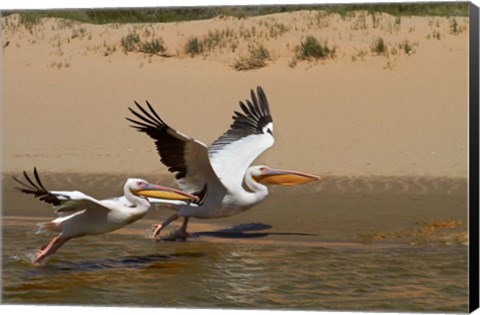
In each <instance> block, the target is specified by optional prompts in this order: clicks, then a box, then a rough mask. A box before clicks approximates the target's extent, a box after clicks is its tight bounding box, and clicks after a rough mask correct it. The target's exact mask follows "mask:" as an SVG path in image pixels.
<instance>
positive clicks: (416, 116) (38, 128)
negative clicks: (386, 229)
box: [2, 11, 468, 177]
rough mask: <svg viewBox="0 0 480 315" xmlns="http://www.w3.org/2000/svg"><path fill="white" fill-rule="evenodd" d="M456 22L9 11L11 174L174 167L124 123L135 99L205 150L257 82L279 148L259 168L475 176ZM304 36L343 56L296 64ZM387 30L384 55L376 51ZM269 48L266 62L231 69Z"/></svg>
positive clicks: (6, 88)
mask: <svg viewBox="0 0 480 315" xmlns="http://www.w3.org/2000/svg"><path fill="white" fill-rule="evenodd" d="M456 22H457V23H458V27H457V32H455V33H454V32H452V30H451V25H452V24H451V23H452V18H440V17H402V18H401V20H396V19H395V17H393V16H389V15H377V16H376V18H372V17H371V16H369V15H366V14H365V13H362V12H357V14H356V15H354V16H347V17H345V18H342V17H340V16H338V15H334V14H332V15H321V14H318V13H314V12H307V11H305V12H295V13H285V14H276V15H271V16H263V17H254V18H246V19H236V18H215V19H213V20H206V21H193V22H184V23H167V24H148V25H147V24H136V25H87V24H78V23H70V22H65V21H63V20H58V19H44V20H42V22H41V23H40V24H38V25H36V26H34V27H33V28H32V29H31V31H30V30H28V29H26V28H25V27H24V26H23V25H22V24H20V23H19V20H18V16H10V17H6V18H2V40H3V43H2V47H3V48H2V89H3V93H2V111H3V113H2V114H3V121H2V133H3V139H2V140H3V144H2V149H3V156H2V158H3V159H2V160H3V171H4V172H18V171H21V170H23V169H28V170H29V169H31V168H32V167H33V166H37V167H38V168H39V169H40V170H45V171H49V172H88V173H91V172H104V173H129V174H131V173H137V172H138V173H139V174H145V173H152V172H160V173H161V172H166V168H165V167H164V166H163V165H161V164H160V163H159V161H158V157H157V154H156V152H155V148H154V145H153V143H152V142H151V140H150V139H149V138H148V137H146V136H144V135H141V134H139V133H137V132H135V131H134V130H133V129H132V128H129V127H128V122H127V121H126V120H125V119H124V117H126V116H128V115H129V112H128V110H127V107H129V106H132V105H133V101H134V100H138V101H139V102H143V101H144V100H149V101H150V102H151V103H152V105H153V106H154V107H155V108H156V109H157V112H158V113H159V114H160V115H161V116H162V118H163V119H164V120H165V121H166V122H167V123H169V124H170V125H171V126H172V127H174V128H176V129H178V130H180V131H182V132H183V133H185V134H187V135H190V136H192V137H194V138H196V139H198V140H200V141H202V142H204V143H207V144H210V143H211V142H212V141H213V140H215V139H216V137H218V136H220V135H221V134H222V133H223V132H224V131H226V130H227V128H228V126H229V125H230V123H231V118H230V117H231V116H232V113H233V111H234V110H238V101H240V100H245V99H246V98H247V97H249V90H250V89H251V88H255V87H256V86H257V85H261V86H263V87H264V89H265V91H266V93H267V97H268V99H269V101H270V106H271V110H272V114H273V120H274V123H275V127H274V128H275V130H274V133H275V137H276V144H275V146H274V147H273V148H272V149H270V150H269V151H268V152H266V153H265V154H264V155H262V156H261V157H260V158H259V159H258V160H257V162H258V163H265V164H268V165H271V166H274V167H280V168H288V169H298V170H303V171H307V172H312V173H318V174H320V175H338V176H363V175H387V176H392V175H393V176H398V175H402V176H447V177H466V176H467V156H468V151H467V148H468V142H467V135H468V130H467V121H468V120H467V118H468V116H467V113H468V107H467V106H468V105H467V98H468V94H467V82H468V81H467V80H468V78H467V73H468V72H467V70H468V67H467V66H468V59H467V57H468V19H467V18H456ZM132 32H135V33H137V34H139V36H140V38H141V39H142V40H145V41H147V40H152V39H155V38H157V39H158V38H161V39H162V41H163V44H164V46H165V47H166V52H165V54H164V55H169V56H170V57H165V56H157V55H153V56H150V55H148V54H144V53H141V52H130V53H128V54H126V53H124V51H123V50H122V45H121V41H122V38H125V37H126V36H127V35H128V34H130V33H132ZM209 34H210V35H209ZM211 34H213V35H211ZM215 34H218V36H217V37H218V38H219V44H218V45H217V46H214V47H213V46H212V48H211V49H209V50H205V51H204V52H203V53H202V54H200V55H197V56H194V57H190V56H189V55H188V54H187V53H186V52H185V45H186V43H187V42H188V40H189V39H191V38H193V37H197V38H199V39H200V40H206V39H208V38H209V36H213V37H215ZM222 34H223V35H222ZM307 35H312V36H314V37H316V38H317V39H318V40H319V42H320V43H324V42H325V41H326V42H327V44H328V45H330V46H329V47H332V48H333V47H335V57H334V58H327V59H322V60H317V61H302V60H299V59H298V58H295V55H296V52H295V48H296V47H297V46H298V45H300V43H301V41H302V40H303V39H305V37H306V36H307ZM378 37H381V38H382V39H384V41H385V43H386V45H387V47H388V53H386V54H381V55H377V54H375V53H373V52H372V51H371V45H372V42H373V41H374V40H375V39H376V38H378ZM405 41H407V42H408V44H409V45H410V48H411V49H410V50H408V53H406V50H405V49H404V47H401V45H402V43H405ZM7 42H8V45H7V46H6V47H4V46H5V45H6V43H7ZM205 43H206V41H205ZM260 44H263V45H264V47H265V48H266V49H267V50H268V52H269V54H270V60H268V61H267V65H266V66H265V67H263V68H260V69H255V70H248V71H237V70H235V69H234V67H233V65H234V64H235V63H236V62H237V61H238V60H239V59H240V58H242V57H245V56H248V47H249V45H250V47H252V45H253V46H255V45H257V46H258V45H260Z"/></svg>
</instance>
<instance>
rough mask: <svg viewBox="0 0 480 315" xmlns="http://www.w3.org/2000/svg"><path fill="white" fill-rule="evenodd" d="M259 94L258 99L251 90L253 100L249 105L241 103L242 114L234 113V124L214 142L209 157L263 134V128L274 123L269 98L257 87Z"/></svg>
mask: <svg viewBox="0 0 480 315" xmlns="http://www.w3.org/2000/svg"><path fill="white" fill-rule="evenodd" d="M257 94H258V97H257V95H255V92H254V91H253V90H250V95H251V98H252V100H251V101H249V100H247V101H246V103H247V105H245V103H243V102H240V108H241V109H242V113H239V112H237V111H235V112H234V114H235V115H234V116H233V117H232V118H233V123H232V124H231V125H230V129H228V130H227V131H226V132H225V133H224V134H223V135H222V136H220V137H219V138H218V139H217V140H215V141H214V142H213V144H212V145H211V146H210V148H209V149H208V154H209V156H212V155H213V154H214V153H217V152H218V151H220V150H222V149H223V148H224V147H225V146H227V145H229V144H231V143H232V142H235V141H237V140H240V139H242V138H244V137H248V136H249V135H254V134H262V133H263V128H264V127H265V126H266V125H268V123H271V122H272V116H271V115H270V108H269V106H268V101H267V97H266V96H265V93H264V92H263V89H262V88H261V87H260V86H259V87H257ZM270 133H271V131H270Z"/></svg>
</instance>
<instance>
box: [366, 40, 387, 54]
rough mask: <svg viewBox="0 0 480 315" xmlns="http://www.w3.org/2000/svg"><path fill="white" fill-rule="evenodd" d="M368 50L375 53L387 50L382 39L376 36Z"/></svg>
mask: <svg viewBox="0 0 480 315" xmlns="http://www.w3.org/2000/svg"><path fill="white" fill-rule="evenodd" d="M370 50H371V51H372V52H373V53H375V54H377V55H383V54H385V53H386V52H387V45H386V44H385V42H384V41H383V38H381V37H377V38H376V39H374V40H373V42H372V44H371V45H370Z"/></svg>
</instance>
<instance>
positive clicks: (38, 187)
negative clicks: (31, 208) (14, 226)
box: [13, 167, 62, 206]
mask: <svg viewBox="0 0 480 315" xmlns="http://www.w3.org/2000/svg"><path fill="white" fill-rule="evenodd" d="M33 175H34V176H35V180H36V181H37V182H36V183H35V182H34V181H33V180H32V179H30V177H29V176H28V174H27V172H25V171H23V176H24V177H25V179H26V180H27V182H28V183H25V182H22V181H21V180H19V179H17V178H16V177H14V176H13V179H14V180H15V181H16V182H17V183H19V184H21V185H22V186H23V187H15V188H16V189H18V190H20V191H21V192H23V193H25V194H30V195H33V196H34V197H35V198H38V199H40V200H41V201H43V202H46V203H49V204H51V205H54V206H59V205H60V204H61V203H62V201H61V200H60V199H58V198H57V196H55V195H54V194H52V193H50V192H49V191H48V190H47V189H45V187H44V186H43V184H42V182H41V180H40V177H39V176H38V172H37V168H36V167H35V168H34V169H33Z"/></svg>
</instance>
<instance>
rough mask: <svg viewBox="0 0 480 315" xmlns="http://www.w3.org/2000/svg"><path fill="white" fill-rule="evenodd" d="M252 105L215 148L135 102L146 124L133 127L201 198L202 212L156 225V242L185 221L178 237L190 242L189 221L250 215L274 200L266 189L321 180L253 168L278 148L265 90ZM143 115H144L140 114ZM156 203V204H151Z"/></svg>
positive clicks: (192, 210)
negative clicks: (179, 221) (268, 199)
mask: <svg viewBox="0 0 480 315" xmlns="http://www.w3.org/2000/svg"><path fill="white" fill-rule="evenodd" d="M250 94H251V99H252V100H251V101H249V100H247V101H246V104H247V105H245V103H243V102H240V108H241V109H242V112H241V113H240V112H237V111H235V112H234V113H235V115H234V116H233V117H232V118H233V123H232V125H231V126H230V128H229V129H228V130H227V131H226V132H225V133H224V134H223V135H222V136H220V137H219V138H218V139H217V140H215V141H214V142H213V144H212V145H211V146H210V147H207V146H206V145H205V144H203V143H201V142H199V141H197V140H194V139H192V138H190V137H188V136H186V135H184V134H182V133H180V132H178V131H176V130H174V129H172V128H171V127H170V126H168V125H167V124H166V123H165V122H164V121H163V120H162V119H161V118H160V117H159V116H158V114H157V113H156V112H155V110H154V109H153V107H152V106H151V105H150V103H149V102H148V101H146V103H147V106H148V111H147V110H146V109H145V108H143V107H142V106H140V105H139V104H138V103H137V102H135V104H136V106H137V108H138V110H139V111H135V110H133V109H132V108H129V110H130V112H131V113H132V114H133V115H135V116H136V117H137V118H139V119H140V121H138V120H134V119H131V118H127V120H128V121H130V122H132V123H134V124H135V125H132V126H131V127H133V128H136V129H137V130H138V131H140V132H144V133H146V134H147V135H149V136H150V137H151V138H152V139H153V140H154V141H155V145H156V148H157V151H158V154H159V155H160V161H161V162H162V163H163V164H165V165H166V166H167V167H168V170H169V171H170V172H172V173H175V177H176V180H177V184H178V186H179V187H180V189H181V190H184V191H186V192H188V193H191V194H193V195H197V196H199V197H200V201H199V202H198V204H197V205H198V206H197V207H192V206H190V205H185V206H182V207H180V208H179V210H178V212H177V213H175V214H174V215H172V216H171V217H169V218H168V219H166V220H165V221H164V222H163V223H162V224H155V225H154V226H153V238H157V237H158V236H159V234H160V231H161V230H162V229H163V228H165V227H166V226H167V225H168V224H170V223H171V222H172V221H174V220H176V219H178V218H179V217H184V222H183V224H182V226H181V228H180V229H179V230H178V231H176V232H175V236H178V237H182V238H186V237H188V236H189V234H188V233H187V231H186V229H187V224H188V219H189V217H195V218H221V217H227V216H232V215H235V214H237V213H240V212H242V211H245V210H247V209H249V208H251V207H253V206H254V205H256V204H258V203H259V202H261V201H262V200H263V199H265V197H267V195H268V188H267V187H266V186H265V184H277V185H297V184H304V183H309V182H312V181H316V180H318V179H319V177H317V176H314V175H310V174H306V173H300V172H294V171H287V170H279V169H272V168H269V167H267V166H264V165H260V166H252V167H249V166H250V164H251V163H252V162H253V161H254V160H255V159H256V158H257V157H258V156H259V155H260V154H261V153H263V152H264V151H265V150H267V149H268V148H270V147H271V146H272V145H273V143H274V138H273V123H272V117H271V115H270V109H269V106H268V101H267V98H266V96H265V93H264V92H263V89H262V88H261V87H257V95H256V94H255V92H254V91H253V90H251V91H250ZM140 112H141V113H140ZM151 201H152V202H154V200H151Z"/></svg>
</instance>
